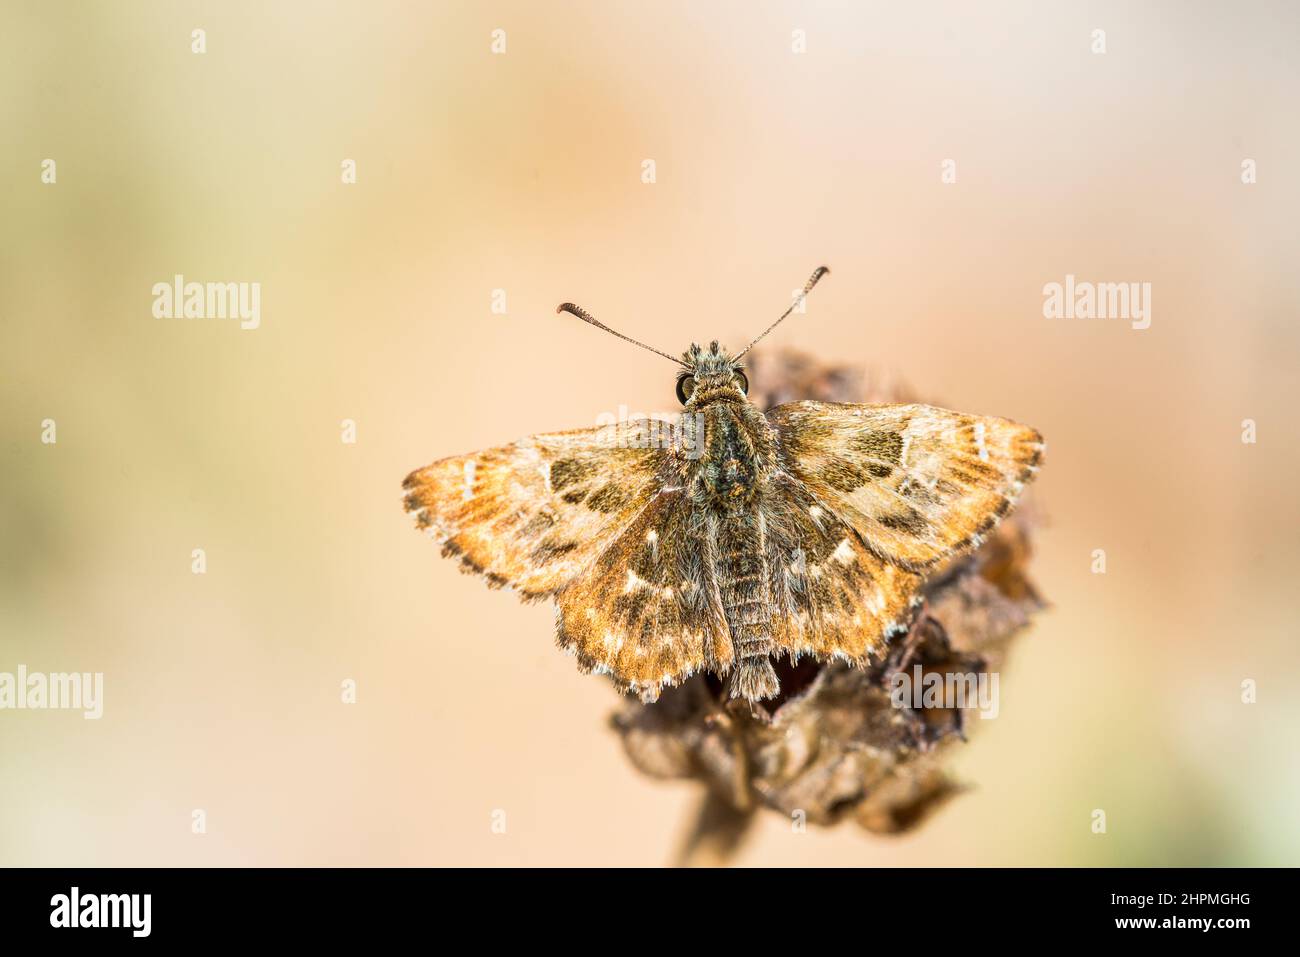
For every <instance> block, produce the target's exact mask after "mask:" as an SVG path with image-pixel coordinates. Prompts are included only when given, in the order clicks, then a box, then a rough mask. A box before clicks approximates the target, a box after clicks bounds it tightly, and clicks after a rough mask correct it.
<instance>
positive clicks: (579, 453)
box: [403, 419, 670, 598]
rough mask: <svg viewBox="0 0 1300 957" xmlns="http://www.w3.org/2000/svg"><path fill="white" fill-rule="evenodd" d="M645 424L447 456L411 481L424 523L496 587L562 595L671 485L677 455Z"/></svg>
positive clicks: (411, 507)
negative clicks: (667, 477) (669, 469)
mask: <svg viewBox="0 0 1300 957" xmlns="http://www.w3.org/2000/svg"><path fill="white" fill-rule="evenodd" d="M656 428H657V426H655V425H653V424H651V420H644V419H637V420H633V421H630V422H624V423H619V424H617V425H610V426H604V427H600V428H594V429H577V430H574V431H570V432H555V433H551V434H545V435H534V436H532V437H530V438H526V439H520V440H519V441H518V442H515V443H513V444H511V445H506V446H501V447H499V448H494V449H488V450H486V451H483V452H478V453H475V454H473V455H461V456H456V457H454V458H448V459H442V460H441V461H438V462H434V463H433V464H432V465H429V466H426V467H425V468H422V469H419V470H417V471H415V472H412V473H411V474H410V475H408V476H407V478H406V481H405V482H404V483H403V488H405V489H406V490H407V493H408V494H407V496H406V508H407V510H408V511H411V512H414V513H415V514H416V516H417V522H418V524H419V525H420V526H421V527H423V528H427V529H429V530H430V531H431V533H432V534H433V535H434V536H435V537H436V538H437V539H438V540H439V541H441V542H442V545H443V553H444V554H445V555H449V556H458V557H459V558H460V560H461V563H462V566H463V567H464V568H465V569H466V570H467V571H473V572H477V573H479V574H482V575H485V576H486V577H487V579H488V583H489V584H491V585H496V586H503V585H509V586H512V587H514V588H515V589H517V590H518V591H519V592H520V593H521V594H522V595H523V596H524V597H525V598H542V597H545V596H548V595H553V594H554V593H555V592H557V591H558V590H559V589H561V588H563V587H564V586H565V585H567V584H568V583H569V582H571V581H572V580H573V579H574V578H575V577H577V576H578V575H580V574H581V573H583V572H584V570H588V569H589V568H590V567H591V565H592V563H593V562H594V561H595V560H596V558H597V557H598V556H599V555H600V554H601V553H602V552H603V551H604V550H605V549H606V548H607V547H608V546H609V545H610V544H611V543H612V542H613V541H614V540H615V539H617V538H618V536H619V535H620V534H621V533H622V532H623V530H624V529H626V528H627V526H628V525H629V524H630V523H631V522H632V521H633V520H634V519H635V518H636V516H637V515H638V514H639V513H640V512H641V511H642V510H643V509H644V508H645V507H646V505H647V503H648V502H649V501H650V500H651V498H652V496H653V495H654V493H655V492H656V491H658V490H659V489H660V488H661V487H662V485H663V472H664V469H665V467H666V466H667V465H668V461H667V460H668V457H669V456H670V452H669V451H667V450H665V449H663V448H660V447H658V445H659V444H660V443H658V441H657V434H658V433H657V432H656V431H654V430H655V429H656Z"/></svg>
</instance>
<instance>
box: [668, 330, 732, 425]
mask: <svg viewBox="0 0 1300 957" xmlns="http://www.w3.org/2000/svg"><path fill="white" fill-rule="evenodd" d="M681 361H682V366H683V368H682V371H681V372H679V373H677V400H678V401H679V402H681V404H682V405H684V406H686V407H687V408H688V409H694V408H699V407H700V406H703V405H708V404H709V403H711V402H743V401H745V396H746V395H747V394H748V392H749V380H748V379H747V378H745V371H744V368H743V367H742V366H741V364H740V363H739V362H738V361H737V360H736V359H734V358H732V356H731V354H730V353H729V352H727V350H726V349H724V348H723V347H722V346H720V345H718V343H717V340H716V339H715V340H714V341H713V342H711V343H709V347H708V348H707V349H706V348H704V347H703V346H700V345H697V344H695V343H691V347H690V348H689V349H687V350H686V351H685V352H683V353H682V360H681Z"/></svg>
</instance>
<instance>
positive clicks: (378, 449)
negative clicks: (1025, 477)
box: [0, 2, 1300, 865]
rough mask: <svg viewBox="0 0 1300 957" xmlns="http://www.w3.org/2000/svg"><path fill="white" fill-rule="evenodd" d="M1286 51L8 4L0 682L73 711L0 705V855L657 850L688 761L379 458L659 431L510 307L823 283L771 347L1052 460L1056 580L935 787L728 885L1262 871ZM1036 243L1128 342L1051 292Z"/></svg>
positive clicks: (1288, 767)
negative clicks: (1024, 425)
mask: <svg viewBox="0 0 1300 957" xmlns="http://www.w3.org/2000/svg"><path fill="white" fill-rule="evenodd" d="M198 27H202V28H204V29H206V31H207V44H208V50H207V53H206V54H203V55H195V54H192V53H191V52H190V31H191V30H193V29H195V28H198ZM498 27H500V28H504V29H505V30H506V31H507V43H508V46H507V51H508V52H507V53H506V54H505V55H502V56H494V55H492V54H491V53H490V50H489V44H490V32H491V31H492V30H493V29H494V28H498ZM796 28H798V29H803V30H806V31H807V38H808V39H807V43H808V50H807V53H806V54H803V55H794V54H792V52H791V31H792V30H794V29H796ZM1095 28H1101V29H1104V30H1105V31H1106V37H1107V48H1108V51H1107V52H1106V53H1105V54H1104V55H1095V54H1093V53H1091V52H1090V50H1089V47H1090V44H1091V42H1092V41H1091V32H1092V30H1093V29H1095ZM1297 62H1300V8H1297V7H1296V5H1295V4H1293V3H1289V2H1276V3H1264V2H1254V3H1243V4H1226V3H1224V4H1216V3H1176V2H1167V3H1154V2H1147V3H1127V2H1125V3H1120V2H1116V3H1077V4H1058V3H1029V2H1024V3H1003V4H968V3H939V4H906V5H904V4H879V5H871V6H867V5H859V4H849V3H844V4H829V3H828V4H799V3H764V4H753V3H728V4H706V3H685V2H681V3H656V4H631V3H627V4H604V3H596V2H587V3H567V4H546V5H541V4H528V3H493V4H416V3H410V4H401V3H373V2H367V3H357V4H319V3H311V4H308V3H300V4H288V3H281V4H261V3H237V4H227V3H223V4H207V3H187V4H175V3H161V2H153V3H94V4H91V3H70V2H64V3H45V2H41V3H35V2H33V3H6V4H5V6H4V11H3V14H0V128H2V129H3V130H4V140H5V148H4V149H3V150H0V182H2V183H3V191H2V193H0V201H2V202H3V207H0V223H2V224H3V226H2V228H0V242H2V244H3V245H2V246H0V317H2V320H3V327H2V330H0V336H2V339H0V412H2V414H3V418H2V420H0V428H3V434H2V436H0V437H2V439H3V442H2V444H0V450H2V455H3V458H2V459H0V474H2V475H3V479H2V482H3V487H4V495H3V496H0V671H13V670H15V668H16V667H17V665H18V664H20V663H21V664H26V665H27V666H28V667H29V668H31V669H40V670H46V671H63V670H77V671H103V672H105V674H106V679H105V680H106V690H105V699H106V700H105V715H104V718H103V719H102V720H100V721H99V722H91V721H84V720H83V719H82V718H81V717H80V715H79V714H74V713H66V712H9V711H6V712H0V862H3V863H7V864H96V865H105V864H221V865H226V864H403V865H409V864H471V865H494V864H658V863H662V862H665V861H667V860H668V859H669V858H670V856H671V852H672V850H673V848H674V846H675V845H676V843H677V841H678V839H679V837H680V835H681V832H682V828H683V826H684V823H685V821H686V816H687V812H688V810H689V809H690V808H691V806H692V805H693V804H694V801H695V799H696V792H695V789H694V787H693V786H688V785H683V784H666V783H654V782H651V781H649V780H647V779H645V778H643V777H641V776H640V775H639V774H637V773H636V772H635V771H633V770H632V768H631V767H630V766H629V764H628V763H627V761H626V760H625V759H624V757H623V755H622V753H621V749H620V747H619V745H618V742H617V741H616V739H615V738H614V737H613V735H612V733H611V732H610V731H609V730H608V728H607V726H606V715H607V714H608V712H609V711H610V710H611V708H612V706H613V705H614V703H615V697H614V694H613V692H612V691H611V690H610V688H609V687H608V686H607V685H606V684H605V683H604V682H603V680H602V679H598V678H593V677H584V676H582V675H580V674H578V673H577V671H576V670H575V668H574V667H573V663H572V661H571V660H570V659H569V658H567V657H565V656H564V655H562V654H560V653H559V652H558V651H556V650H555V648H554V647H553V645H552V637H551V632H552V613H551V610H550V608H549V607H546V606H531V607H525V606H522V605H520V604H518V603H516V602H515V601H513V600H512V599H511V598H510V597H509V596H507V595H504V594H501V593H491V592H488V591H487V590H486V589H484V588H483V586H482V584H481V583H480V582H478V581H476V580H473V579H470V578H466V577H462V576H461V575H459V574H457V572H456V570H455V568H454V567H453V566H452V564H451V563H448V562H446V561H444V560H442V559H440V558H439V557H438V555H437V550H436V548H435V547H434V546H433V545H432V544H431V543H430V542H428V541H427V540H425V539H424V538H423V537H421V536H420V535H419V534H417V533H416V532H415V531H414V530H413V528H412V527H411V524H410V522H409V520H408V517H407V516H406V515H404V514H403V512H402V509H401V494H400V490H399V483H400V481H401V478H402V477H403V476H404V475H405V474H406V473H407V472H408V471H409V470H411V469H412V468H414V467H416V466H419V465H423V464H425V463H427V462H429V461H431V460H433V459H435V458H438V457H441V456H444V455H449V454H454V453H460V452H466V451H470V450H473V449H475V448H479V447H485V446H488V445H494V444H500V443H503V442H506V441H509V440H512V439H514V438H516V437H518V436H520V435H523V434H527V433H530V432H534V431H541V430H549V429H557V428H569V427H579V426H584V425H590V424H594V422H595V418H596V416H597V415H598V414H599V413H601V412H603V411H605V412H616V411H617V410H618V407H619V406H620V405H627V406H629V407H630V408H632V409H633V410H641V411H655V410H660V409H665V410H666V409H671V408H672V407H673V405H674V402H673V398H672V378H671V375H672V370H671V368H670V367H669V366H668V365H667V363H665V362H664V361H663V360H662V359H658V358H656V357H654V356H651V355H649V354H647V353H643V352H640V351H638V350H636V349H633V348H632V347H630V346H627V345H625V344H623V343H620V342H618V341H617V340H615V339H612V338H610V337H608V336H604V335H602V334H600V333H598V332H596V331H595V330H592V329H590V328H587V327H585V326H583V325H582V324H580V323H578V322H577V321H575V320H572V319H569V318H561V317H557V316H555V315H554V313H553V310H554V307H555V305H556V303H557V302H559V301H561V300H564V299H573V300H575V301H577V302H580V303H582V304H583V305H585V306H586V307H587V308H589V309H591V310H592V311H593V312H595V313H596V315H598V316H600V317H601V318H602V319H604V320H605V321H607V322H609V323H610V324H612V325H614V326H616V327H618V328H620V329H623V330H624V331H626V332H628V333H630V334H632V335H637V336H640V337H643V338H646V339H648V340H650V341H651V342H652V343H653V344H655V345H657V346H659V347H661V348H667V349H671V350H673V351H677V350H680V349H681V348H683V347H685V346H686V345H687V344H688V343H689V342H690V341H691V340H693V339H706V340H707V339H710V338H714V337H719V338H721V339H723V340H724V341H725V342H727V343H730V344H732V345H739V344H741V343H743V342H744V341H745V340H747V339H748V338H749V337H750V336H752V335H753V334H755V333H756V332H757V331H758V330H759V329H761V328H762V327H763V326H765V325H766V324H767V323H768V322H769V321H770V320H771V319H772V318H773V317H774V316H775V315H776V314H777V313H778V312H779V311H780V310H781V309H782V308H783V307H784V305H785V303H786V301H787V300H788V297H789V294H790V291H791V290H792V289H794V288H796V287H797V286H799V285H800V284H802V282H803V280H804V279H805V277H806V276H807V274H808V273H809V272H810V271H811V270H812V268H813V267H814V266H816V265H817V264H819V263H821V262H825V263H828V264H829V265H830V266H831V267H832V269H833V270H834V271H833V275H832V276H831V277H830V278H829V279H827V280H826V281H825V282H824V283H823V285H822V286H821V287H820V288H819V289H818V290H817V292H816V293H815V294H814V296H813V298H812V299H811V300H810V302H809V308H808V314H807V315H805V316H800V317H798V318H797V319H795V320H792V321H791V322H790V323H788V324H787V325H786V326H785V327H783V328H782V329H781V330H780V331H779V332H778V333H777V334H775V335H774V336H773V340H772V341H773V343H774V344H777V345H794V346H798V347H800V348H803V349H805V350H808V351H811V352H814V353H816V354H819V355H822V356H826V357H834V358H839V359H844V360H851V361H854V362H860V363H863V364H865V365H868V366H871V367H873V368H878V369H885V370H891V371H895V372H898V373H901V374H902V375H903V376H905V377H906V378H907V379H908V380H909V381H910V382H911V383H912V385H913V386H914V387H915V388H916V389H917V390H919V391H920V392H921V393H923V394H925V395H926V396H928V397H931V398H933V399H934V400H936V401H939V402H942V403H945V404H949V405H953V406H957V407H959V408H962V409H965V410H969V411H974V412H981V413H992V414H999V415H1004V416H1009V417H1013V418H1017V419H1020V420H1023V421H1025V422H1028V423H1031V424H1033V425H1034V426H1036V427H1038V428H1039V429H1041V430H1042V432H1043V433H1044V434H1045V435H1046V436H1047V439H1048V443H1049V450H1048V459H1047V464H1046V467H1045V469H1044V471H1043V473H1042V476H1041V481H1040V483H1039V486H1038V489H1037V494H1038V500H1039V502H1040V503H1041V504H1042V505H1043V506H1044V507H1045V509H1046V510H1047V513H1048V515H1049V516H1050V526H1049V527H1048V528H1046V529H1045V530H1044V532H1043V534H1042V536H1041V538H1040V554H1039V555H1038V557H1037V559H1036V574H1037V578H1038V581H1039V583H1040V585H1041V587H1042V590H1043V592H1044V593H1045V594H1046V595H1047V596H1048V597H1049V598H1050V600H1051V601H1052V604H1053V607H1052V609H1051V611H1050V612H1048V613H1046V614H1044V615H1043V616H1041V617H1040V618H1039V619H1038V621H1037V624H1036V626H1035V628H1034V630H1033V631H1032V633H1030V634H1029V635H1027V636H1026V637H1024V638H1022V639H1021V640H1020V641H1019V642H1018V644H1017V646H1016V649H1015V653H1014V655H1013V657H1012V660H1011V663H1010V666H1009V667H1008V669H1007V670H1006V672H1005V673H1004V674H1003V676H1002V685H1001V692H1002V702H1001V704H1002V714H1001V716H1000V717H999V718H998V719H997V720H996V721H993V722H987V723H986V725H985V726H984V727H981V728H979V729H978V730H979V732H980V733H979V734H978V736H977V737H976V738H975V739H974V741H973V742H972V744H971V745H970V746H969V747H968V748H967V749H965V751H964V753H963V754H962V756H961V758H960V760H959V762H958V770H959V772H960V775H961V777H962V778H963V779H964V780H966V781H967V782H969V783H971V784H972V785H974V789H973V790H972V791H971V793H969V794H968V795H966V796H964V797H962V798H961V799H960V800H957V801H956V802H954V803H953V804H952V805H951V806H950V807H948V808H947V809H945V810H944V811H943V812H942V813H941V814H940V815H939V816H938V817H937V818H936V819H935V820H933V821H932V822H931V823H930V824H929V825H928V826H927V827H925V828H924V829H923V830H922V831H921V832H919V833H918V834H916V835H915V836H911V837H907V838H903V839H899V840H888V839H882V838H872V837H868V836H866V835H864V834H862V833H860V832H858V831H856V830H853V829H851V828H847V827H846V828H843V829H839V830H835V831H829V832H810V833H807V834H794V833H792V832H791V828H790V826H789V823H788V822H786V821H784V820H783V819H781V818H778V817H775V816H768V817H766V818H765V819H764V820H763V822H762V826H761V828H760V830H759V833H758V834H757V835H756V837H755V839H754V841H753V842H752V844H750V845H749V846H748V847H747V848H746V849H745V851H744V852H743V853H742V855H741V857H740V862H741V863H743V864H831V863H833V864H861V865H888V864H936V863H937V864H977V863H989V864H1174V863H1180V864H1229V863H1248V864H1259V863H1272V864H1280V863H1290V864H1294V863H1297V860H1298V859H1300V828H1298V826H1297V825H1298V824H1300V811H1298V810H1297V808H1298V807H1300V802H1298V800H1297V798H1298V796H1300V794H1298V792H1300V761H1298V760H1297V746H1296V741H1297V738H1298V737H1300V696H1297V692H1296V688H1297V683H1298V681H1300V651H1298V650H1297V640H1296V637H1297V636H1296V627H1295V624H1294V606H1295V601H1294V598H1295V591H1296V586H1295V578H1296V574H1297V571H1298V570H1300V567H1298V566H1300V546H1298V544H1297V543H1298V537H1297V534H1296V532H1297V525H1298V522H1297V518H1298V515H1297V505H1296V495H1295V491H1294V488H1295V482H1296V471H1297V466H1298V465H1300V462H1298V457H1297V453H1296V447H1295V441H1294V440H1295V404H1296V399H1297V395H1296V392H1297V390H1296V362H1297V344H1298V343H1297V339H1298V338H1300V335H1298V333H1297V323H1296V307H1297V302H1300V295H1298V293H1300V273H1298V272H1297V269H1296V263H1297V262H1298V261H1300V241H1298V240H1297V229H1296V221H1297V213H1300V202H1298V200H1300V187H1298V186H1297V181H1298V179H1300V132H1298V125H1297V123H1296V113H1295V105H1296V102H1297V95H1298V94H1300V80H1298V78H1297V66H1296V65H1297ZM47 157H49V158H54V159H55V160H56V161H57V163H58V182H57V185H53V186H47V185H43V184H42V183H41V182H40V178H39V177H40V163H41V160H42V159H44V158H47ZM346 158H352V159H355V160H356V162H357V166H358V182H357V183H356V184H355V185H343V184H342V183H341V182H340V164H341V162H342V161H343V160H344V159H346ZM646 158H653V159H654V160H655V161H656V163H657V174H658V181H657V183H655V184H654V185H646V184H643V183H642V182H641V181H640V171H641V162H642V160H643V159H646ZM948 158H951V159H954V160H955V161H956V163H957V172H958V181H957V183H956V184H953V185H944V184H942V183H941V182H940V163H941V162H942V161H943V160H944V159H948ZM1245 158H1253V159H1255V160H1256V161H1257V164H1258V170H1259V182H1258V183H1257V184H1256V185H1252V186H1245V185H1243V184H1242V183H1241V182H1240V164H1241V162H1242V160H1243V159H1245ZM175 273H183V274H184V275H185V276H186V277H187V278H190V279H195V280H200V281H207V280H212V281H241V280H242V281H257V282H260V283H261V285H262V326H261V328H260V329H258V330H256V331H241V330H239V329H238V328H237V327H236V326H235V325H234V324H232V323H229V322H225V323H223V322H185V321H180V320H159V319H154V318H153V317H152V316H151V313H150V306H151V301H152V296H151V293H150V289H151V286H152V285H153V284H154V283H155V282H160V281H163V282H165V281H169V280H170V277H172V276H173V274H175ZM1067 273H1072V274H1074V275H1076V276H1078V277H1079V278H1080V279H1087V280H1092V281H1137V282H1150V283H1151V284H1152V287H1153V290H1152V305H1153V321H1152V325H1151V328H1150V329H1148V330H1146V331H1134V330H1131V329H1129V328H1128V326H1127V324H1126V323H1123V322H1085V321H1078V320H1075V321H1069V320H1063V321H1049V320H1047V319H1044V318H1043V315H1042V286H1043V284H1044V283H1047V282H1053V281H1058V282H1059V281H1062V280H1063V279H1064V277H1065V275H1066V274H1067ZM495 288H503V289H505V290H506V291H507V295H508V310H509V312H508V315H505V316H500V315H493V314H491V312H490V311H489V306H490V302H491V298H490V297H491V292H492V290H493V289H495ZM45 418H53V419H55V420H56V421H57V427H58V443H57V445H54V446H46V445H42V444H41V442H40V423H41V421H42V420H43V419H45ZM345 418H351V419H355V420H356V422H357V426H358V442H357V444H356V445H344V444H343V443H342V442H341V441H340V421H341V420H343V419H345ZM1245 418H1252V419H1255V420H1256V421H1257V423H1258V435H1259V440H1258V443H1257V444H1255V445H1244V444H1242V442H1241V440H1240V432H1241V422H1242V420H1243V419H1245ZM194 548H204V549H206V551H207V555H208V572H207V574H206V575H204V576H196V575H193V574H191V571H190V553H191V550H192V549H194ZM1096 548H1104V549H1105V550H1106V552H1107V556H1108V573H1107V574H1106V575H1104V576H1103V575H1093V574H1091V573H1090V564H1091V554H1092V551H1093V549H1096ZM345 678H354V679H356V680H357V682H358V684H359V701H358V703H357V704H356V705H354V706H347V705H343V704H341V703H340V700H339V698H340V692H339V688H340V682H341V681H343V680H344V679H345ZM1245 678H1253V679H1255V680H1257V681H1258V683H1259V701H1258V703H1257V704H1255V705H1244V704H1242V703H1241V702H1240V684H1241V682H1242V680H1243V679H1245ZM195 808H202V809H204V810H205V811H206V812H207V816H208V833H207V834H206V835H203V836H196V835H193V834H191V832H190V814H191V811H192V810H193V809H195ZM498 808H499V809H504V810H505V811H506V813H507V822H508V827H507V833H506V834H504V835H494V834H492V833H491V830H490V827H489V824H490V815H491V812H492V811H493V810H494V809H498ZM1094 808H1102V809H1105V811H1106V812H1107V815H1108V823H1109V832H1108V833H1107V834H1106V835H1105V836H1096V835H1094V834H1092V833H1091V830H1090V814H1091V812H1092V810H1093V809H1094Z"/></svg>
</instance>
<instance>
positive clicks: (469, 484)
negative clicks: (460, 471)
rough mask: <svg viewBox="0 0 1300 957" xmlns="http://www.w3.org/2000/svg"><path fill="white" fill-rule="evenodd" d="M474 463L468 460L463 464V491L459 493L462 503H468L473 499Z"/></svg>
mask: <svg viewBox="0 0 1300 957" xmlns="http://www.w3.org/2000/svg"><path fill="white" fill-rule="evenodd" d="M475 464H476V463H475V462H474V460H473V459H469V460H467V461H466V462H465V489H464V491H462V492H461V493H460V497H461V499H462V500H463V501H466V502H468V501H469V500H470V499H472V498H473V497H474V467H475Z"/></svg>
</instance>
